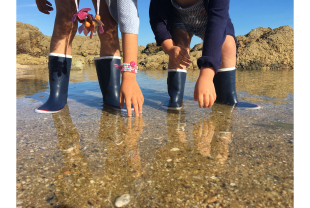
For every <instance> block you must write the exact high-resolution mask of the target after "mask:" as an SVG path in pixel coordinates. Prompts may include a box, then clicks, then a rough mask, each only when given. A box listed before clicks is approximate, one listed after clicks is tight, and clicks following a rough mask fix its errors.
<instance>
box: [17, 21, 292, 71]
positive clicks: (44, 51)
mask: <svg viewBox="0 0 310 208" xmlns="http://www.w3.org/2000/svg"><path fill="white" fill-rule="evenodd" d="M50 41H51V37H49V36H46V35H43V33H42V32H40V31H39V28H37V27H34V26H32V25H30V24H26V23H22V22H18V21H17V22H16V54H17V55H16V62H17V63H18V64H23V65H41V64H47V63H48V53H49V51H50ZM119 45H120V53H121V56H122V54H123V49H122V40H121V39H119ZM202 46H203V43H199V44H196V45H195V46H194V47H193V48H192V49H191V50H190V53H189V55H190V60H191V62H192V64H190V66H189V67H188V68H187V69H188V70H198V66H197V59H199V58H200V57H201V55H202ZM237 52H238V57H237V69H239V70H257V69H259V70H262V71H267V70H289V69H293V67H294V30H293V29H292V28H291V27H290V26H288V25H286V26H282V27H279V28H275V29H271V28H270V27H268V28H263V27H258V28H256V29H252V30H251V31H250V32H249V33H247V34H246V35H239V36H237ZM98 56H100V40H99V37H98V35H97V34H95V35H94V36H93V38H92V39H90V38H89V36H82V35H76V36H75V38H74V39H73V42H72V57H73V60H72V62H73V63H72V67H73V68H74V69H79V70H80V69H82V68H83V67H82V65H84V64H94V57H98ZM168 62H169V56H168V55H167V54H166V53H165V52H164V50H163V48H162V47H161V46H156V43H155V42H154V43H149V44H147V45H146V47H145V46H139V47H138V65H139V68H140V69H142V70H143V69H145V70H166V69H167V68H168Z"/></svg>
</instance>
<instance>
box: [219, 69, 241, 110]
mask: <svg viewBox="0 0 310 208" xmlns="http://www.w3.org/2000/svg"><path fill="white" fill-rule="evenodd" d="M235 72H236V70H235V67H231V68H222V69H219V70H218V72H217V73H216V74H215V76H214V78H213V83H214V87H215V91H216V101H215V102H217V103H223V104H228V105H236V104H237V103H238V98H237V93H236V84H235V83H236V81H235V80H236V75H235Z"/></svg>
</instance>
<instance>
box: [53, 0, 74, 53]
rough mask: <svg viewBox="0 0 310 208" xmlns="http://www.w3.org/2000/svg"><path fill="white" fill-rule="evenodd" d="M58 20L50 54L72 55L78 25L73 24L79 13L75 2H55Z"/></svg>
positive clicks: (56, 20) (67, 0)
mask: <svg viewBox="0 0 310 208" xmlns="http://www.w3.org/2000/svg"><path fill="white" fill-rule="evenodd" d="M55 4H56V18H55V23H54V31H53V35H52V39H51V45H50V52H51V53H59V54H66V55H71V46H72V41H73V38H74V36H75V34H76V31H77V27H78V23H77V21H75V22H74V23H71V20H72V17H73V15H74V14H75V13H76V12H77V11H76V5H75V1H74V0H66V1H63V0H55Z"/></svg>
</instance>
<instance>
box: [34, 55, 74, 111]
mask: <svg viewBox="0 0 310 208" xmlns="http://www.w3.org/2000/svg"><path fill="white" fill-rule="evenodd" d="M71 61H72V56H70V55H64V54H58V53H50V54H49V62H48V69H49V85H50V96H49V98H48V100H47V101H46V103H44V104H43V105H41V106H40V107H38V108H36V109H35V112H36V113H57V112H59V111H60V110H62V109H63V108H64V106H65V105H66V103H67V98H68V87H69V78H70V70H71Z"/></svg>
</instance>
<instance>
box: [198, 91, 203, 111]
mask: <svg viewBox="0 0 310 208" xmlns="http://www.w3.org/2000/svg"><path fill="white" fill-rule="evenodd" d="M198 104H199V108H202V105H203V94H202V93H198Z"/></svg>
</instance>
